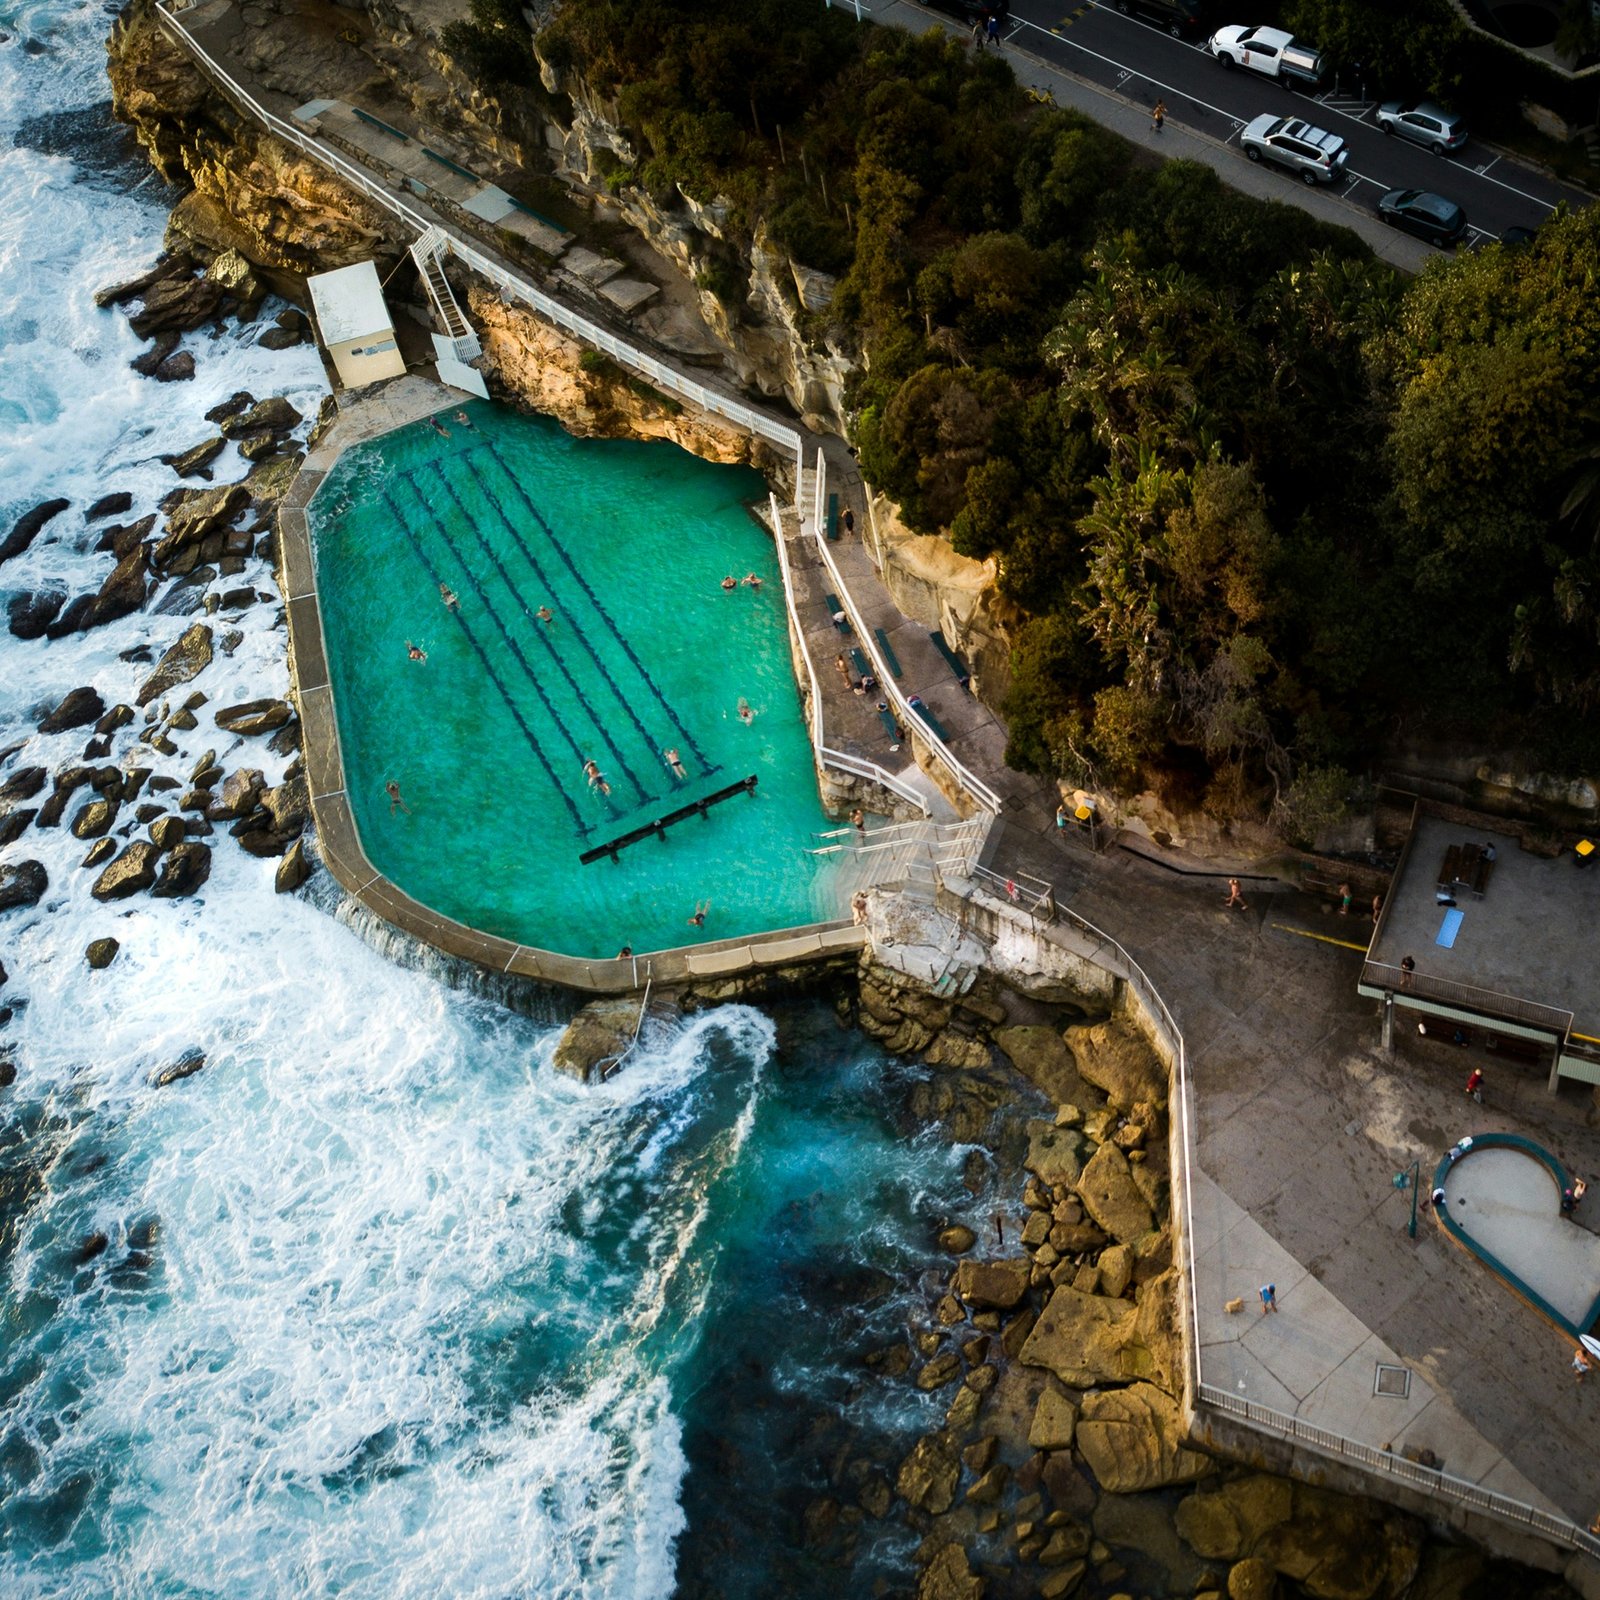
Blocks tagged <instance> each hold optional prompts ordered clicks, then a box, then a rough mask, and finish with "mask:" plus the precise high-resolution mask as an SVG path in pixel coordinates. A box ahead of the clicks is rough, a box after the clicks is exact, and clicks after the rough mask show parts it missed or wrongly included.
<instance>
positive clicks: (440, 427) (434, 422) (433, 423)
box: [428, 417, 450, 439]
mask: <svg viewBox="0 0 1600 1600" xmlns="http://www.w3.org/2000/svg"><path fill="white" fill-rule="evenodd" d="M428 426H429V427H430V428H432V429H433V431H434V432H435V433H436V434H438V435H439V437H440V438H441V439H448V438H449V437H450V430H449V429H448V428H447V427H445V425H444V424H443V423H442V422H441V421H440V420H439V419H438V418H437V417H429V418H428Z"/></svg>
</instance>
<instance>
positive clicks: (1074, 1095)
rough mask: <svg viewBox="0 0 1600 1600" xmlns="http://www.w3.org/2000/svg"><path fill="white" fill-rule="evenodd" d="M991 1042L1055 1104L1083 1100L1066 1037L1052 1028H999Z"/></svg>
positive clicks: (1081, 1088) (1081, 1087) (1037, 1026)
mask: <svg viewBox="0 0 1600 1600" xmlns="http://www.w3.org/2000/svg"><path fill="white" fill-rule="evenodd" d="M994 1042H995V1043H996V1044H997V1045H998V1046H999V1047H1000V1048H1001V1049H1002V1050H1003V1051H1005V1053H1006V1055H1007V1056H1008V1057H1009V1058H1010V1061H1011V1065H1012V1066H1014V1067H1015V1068H1016V1069H1017V1071H1018V1072H1020V1073H1021V1074H1022V1075H1023V1077H1025V1078H1026V1079H1027V1080H1028V1081H1029V1082H1030V1083H1032V1084H1035V1085H1037V1087H1039V1088H1040V1089H1042V1090H1043V1091H1044V1092H1045V1093H1046V1094H1047V1095H1049V1096H1050V1098H1051V1099H1052V1100H1054V1101H1055V1102H1056V1104H1057V1105H1063V1104H1065V1103H1067V1102H1069V1101H1072V1102H1076V1103H1077V1104H1080V1105H1081V1104H1082V1103H1083V1100H1084V1092H1083V1079H1082V1078H1081V1077H1079V1075H1078V1067H1077V1063H1076V1062H1075V1061H1074V1060H1073V1058H1072V1051H1071V1050H1069V1049H1068V1048H1067V1042H1066V1040H1065V1039H1063V1038H1062V1037H1061V1035H1060V1034H1059V1033H1058V1032H1057V1031H1056V1030H1055V1029H1054V1028H1048V1027H1043V1026H1040V1025H1030V1026H1028V1027H1020V1028H1001V1029H1000V1031H999V1032H998V1033H996V1034H995V1036H994Z"/></svg>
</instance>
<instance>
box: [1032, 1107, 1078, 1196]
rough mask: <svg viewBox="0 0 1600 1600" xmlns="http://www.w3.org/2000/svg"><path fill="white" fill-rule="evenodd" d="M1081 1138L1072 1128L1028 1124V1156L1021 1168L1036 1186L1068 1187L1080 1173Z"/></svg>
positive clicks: (1039, 1122) (1037, 1122)
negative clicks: (1023, 1168) (1035, 1182)
mask: <svg viewBox="0 0 1600 1600" xmlns="http://www.w3.org/2000/svg"><path fill="white" fill-rule="evenodd" d="M1084 1143H1085V1141H1084V1137H1083V1135H1082V1134H1081V1133H1079V1132H1078V1131H1077V1130H1076V1129H1074V1128H1058V1127H1057V1126H1056V1125H1055V1123H1053V1122H1045V1121H1042V1120H1041V1121H1035V1122H1030V1123H1029V1124H1028V1153H1027V1155H1025V1156H1024V1157H1023V1158H1022V1164H1023V1166H1024V1167H1026V1168H1027V1170H1028V1171H1029V1172H1031V1173H1032V1174H1033V1175H1034V1176H1035V1177H1036V1178H1037V1179H1038V1180H1039V1181H1040V1183H1047V1184H1051V1185H1053V1186H1054V1185H1070V1184H1073V1183H1075V1182H1077V1178H1078V1174H1079V1173H1080V1172H1081V1171H1082V1170H1083V1151H1084Z"/></svg>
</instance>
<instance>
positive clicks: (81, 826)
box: [72, 800, 117, 839]
mask: <svg viewBox="0 0 1600 1600" xmlns="http://www.w3.org/2000/svg"><path fill="white" fill-rule="evenodd" d="M116 820H117V802H116V801H115V800H91V801H90V802H89V803H88V805H86V806H85V807H84V808H83V809H82V810H81V811H80V812H79V813H78V814H77V816H75V817H74V818H73V819H72V836H73V838H75V839H98V838H99V837H100V836H101V834H103V833H109V832H110V831H111V824H112V823H113V822H115V821H116Z"/></svg>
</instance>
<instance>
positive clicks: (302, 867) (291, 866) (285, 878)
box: [272, 839, 311, 894]
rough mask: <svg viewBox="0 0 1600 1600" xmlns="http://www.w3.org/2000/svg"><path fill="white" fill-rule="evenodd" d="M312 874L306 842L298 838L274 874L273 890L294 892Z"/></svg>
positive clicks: (280, 892)
mask: <svg viewBox="0 0 1600 1600" xmlns="http://www.w3.org/2000/svg"><path fill="white" fill-rule="evenodd" d="M310 876H311V862H310V861H309V860H308V859H307V857H306V842H305V840H304V839H296V840H295V842H294V843H293V844H292V845H290V846H289V851H288V854H287V855H285V856H284V858H283V860H282V861H280V862H279V863H278V870H277V871H276V872H275V873H273V875H272V888H273V891H274V893H277V894H293V893H294V891H295V890H296V889H298V888H299V887H300V885H301V884H303V883H304V882H305V881H306V880H307V879H308V878H309V877H310Z"/></svg>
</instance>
